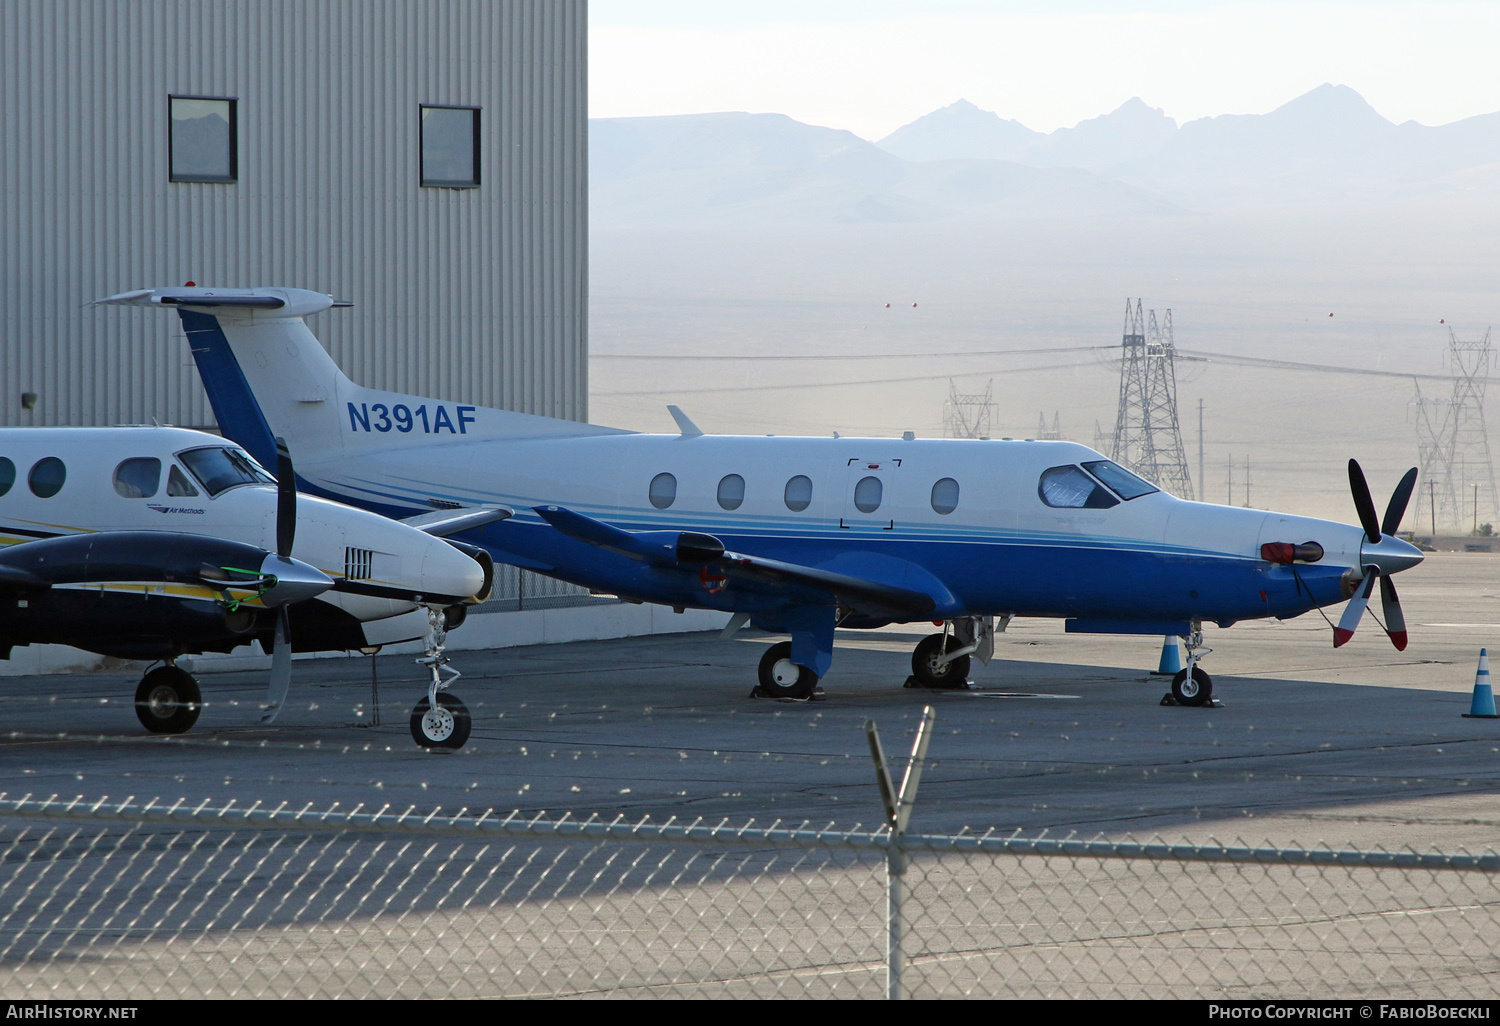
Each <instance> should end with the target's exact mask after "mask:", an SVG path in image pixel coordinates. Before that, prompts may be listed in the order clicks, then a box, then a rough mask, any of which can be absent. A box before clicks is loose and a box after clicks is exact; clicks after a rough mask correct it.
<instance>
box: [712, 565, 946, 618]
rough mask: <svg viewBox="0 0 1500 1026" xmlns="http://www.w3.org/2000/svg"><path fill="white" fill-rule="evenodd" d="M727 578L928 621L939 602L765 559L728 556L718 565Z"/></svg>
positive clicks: (893, 587) (877, 583) (917, 593)
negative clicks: (800, 589) (813, 591)
mask: <svg viewBox="0 0 1500 1026" xmlns="http://www.w3.org/2000/svg"><path fill="white" fill-rule="evenodd" d="M717 565H718V566H720V567H722V568H723V570H724V574H725V576H726V577H728V578H730V579H731V580H733V579H735V578H744V579H747V580H752V581H758V582H760V583H762V584H783V585H784V584H797V585H802V586H804V587H812V588H817V589H819V590H822V591H826V592H828V593H829V594H830V595H832V596H833V597H834V598H835V599H837V600H838V603H839V605H842V606H847V607H849V608H850V609H858V610H861V611H880V612H888V613H897V614H900V615H902V616H913V617H926V616H927V615H929V614H930V613H931V612H932V611H933V610H934V609H936V608H937V600H936V599H934V598H933V597H932V596H931V595H929V594H927V593H926V592H925V591H913V590H912V589H911V588H901V587H897V586H896V585H894V584H882V583H881V582H880V581H872V580H868V579H866V578H863V577H853V576H850V575H849V574H840V573H834V572H833V571H831V570H819V569H818V568H817V567H811V566H803V565H801V564H800V563H786V562H783V561H781V560H779V559H767V558H765V557H764V556H746V555H743V554H741V553H738V552H726V553H724V558H723V559H722V560H720V561H718V564H717Z"/></svg>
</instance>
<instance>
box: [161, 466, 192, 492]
mask: <svg viewBox="0 0 1500 1026" xmlns="http://www.w3.org/2000/svg"><path fill="white" fill-rule="evenodd" d="M167 494H168V495H172V496H178V497H181V496H185V495H197V494H198V489H196V488H194V487H193V482H191V481H189V480H188V479H187V475H186V474H184V473H183V472H182V471H181V470H179V469H178V467H177V464H175V463H174V464H172V469H171V471H169V472H168V474H167Z"/></svg>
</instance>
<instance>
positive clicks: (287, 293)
mask: <svg viewBox="0 0 1500 1026" xmlns="http://www.w3.org/2000/svg"><path fill="white" fill-rule="evenodd" d="M92 305H93V306H165V307H169V308H170V307H187V308H189V309H199V310H207V311H212V312H214V313H221V314H232V313H233V312H234V311H235V310H236V309H240V310H244V311H246V312H247V313H256V312H258V313H262V314H265V313H271V312H274V313H275V315H276V316H277V317H306V316H308V315H309V314H315V313H318V312H319V311H322V310H327V309H328V308H329V307H331V306H349V305H350V304H349V303H339V302H335V301H334V298H333V297H332V296H327V295H324V294H323V293H321V292H310V291H308V290H307V289H282V288H255V289H208V288H198V287H197V286H187V285H184V286H181V287H179V288H156V289H133V290H132V291H130V292H121V293H119V294H118V295H114V296H106V297H105V298H103V299H96V300H94V302H93V304H92Z"/></svg>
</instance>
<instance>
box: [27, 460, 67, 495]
mask: <svg viewBox="0 0 1500 1026" xmlns="http://www.w3.org/2000/svg"><path fill="white" fill-rule="evenodd" d="M67 479H68V468H67V467H65V466H63V461H62V460H60V459H58V458H57V457H56V456H48V457H47V458H46V459H40V460H37V461H36V463H35V464H34V465H33V466H32V468H31V473H30V474H28V475H27V476H26V483H27V484H29V485H30V486H31V494H32V495H35V496H36V497H37V498H39V499H50V498H52V496H54V495H56V494H57V493H58V492H60V491H62V486H63V483H64V482H65V481H67Z"/></svg>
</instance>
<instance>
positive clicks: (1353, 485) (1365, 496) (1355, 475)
mask: <svg viewBox="0 0 1500 1026" xmlns="http://www.w3.org/2000/svg"><path fill="white" fill-rule="evenodd" d="M1349 491H1351V492H1353V493H1354V508H1355V510H1356V511H1357V512H1358V513H1359V522H1360V526H1362V527H1363V528H1364V529H1365V537H1367V538H1369V539H1370V544H1371V545H1375V544H1377V543H1379V541H1380V522H1379V521H1377V520H1376V519H1375V500H1374V499H1372V498H1370V486H1369V485H1368V484H1366V483H1365V472H1364V471H1363V470H1361V469H1360V468H1359V461H1358V460H1350V461H1349Z"/></svg>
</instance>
